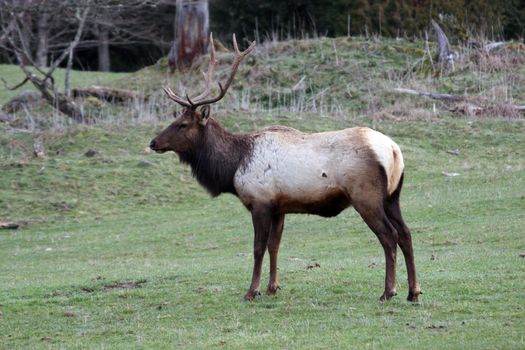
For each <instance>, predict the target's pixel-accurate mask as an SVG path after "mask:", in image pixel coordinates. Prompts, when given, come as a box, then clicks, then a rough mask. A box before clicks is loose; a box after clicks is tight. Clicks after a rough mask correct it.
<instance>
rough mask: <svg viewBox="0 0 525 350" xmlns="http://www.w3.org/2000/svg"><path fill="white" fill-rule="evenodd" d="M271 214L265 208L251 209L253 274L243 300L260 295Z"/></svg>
mask: <svg viewBox="0 0 525 350" xmlns="http://www.w3.org/2000/svg"><path fill="white" fill-rule="evenodd" d="M271 222H272V220H271V214H270V211H269V210H268V209H266V208H265V207H255V206H254V208H252V223H253V231H254V241H253V259H254V261H253V273H252V283H251V285H250V288H249V289H248V292H247V293H246V295H245V296H244V300H253V299H255V297H256V296H257V295H259V294H260V292H259V288H260V284H261V269H262V263H263V258H264V253H265V252H266V246H267V244H268V235H269V233H270V228H271Z"/></svg>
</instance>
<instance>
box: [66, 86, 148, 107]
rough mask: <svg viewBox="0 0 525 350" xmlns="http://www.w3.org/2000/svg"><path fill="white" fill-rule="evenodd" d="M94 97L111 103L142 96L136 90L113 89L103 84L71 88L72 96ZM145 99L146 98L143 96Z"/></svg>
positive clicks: (123, 101)
mask: <svg viewBox="0 0 525 350" xmlns="http://www.w3.org/2000/svg"><path fill="white" fill-rule="evenodd" d="M90 96H92V97H96V98H98V99H101V100H104V101H108V102H111V103H126V102H129V101H133V100H135V99H139V98H144V97H141V96H140V95H139V94H138V93H137V92H135V91H131V90H125V89H115V88H109V87H104V86H96V85H93V86H90V87H87V88H76V89H73V97H75V98H78V97H90ZM144 99H146V98H144Z"/></svg>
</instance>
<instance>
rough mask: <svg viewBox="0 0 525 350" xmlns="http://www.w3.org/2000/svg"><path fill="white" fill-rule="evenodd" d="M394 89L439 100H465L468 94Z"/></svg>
mask: <svg viewBox="0 0 525 350" xmlns="http://www.w3.org/2000/svg"><path fill="white" fill-rule="evenodd" d="M394 91H396V92H399V93H404V94H409V95H415V96H421V97H427V98H431V99H433V100H440V101H453V102H458V101H465V100H467V99H468V96H460V95H450V94H439V93H435V92H426V91H417V90H412V89H405V88H395V89H394Z"/></svg>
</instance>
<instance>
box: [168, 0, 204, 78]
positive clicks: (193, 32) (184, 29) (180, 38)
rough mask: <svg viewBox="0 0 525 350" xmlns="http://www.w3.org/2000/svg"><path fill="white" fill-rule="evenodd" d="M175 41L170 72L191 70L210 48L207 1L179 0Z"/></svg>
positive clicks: (171, 53)
mask: <svg viewBox="0 0 525 350" xmlns="http://www.w3.org/2000/svg"><path fill="white" fill-rule="evenodd" d="M176 11H177V12H176V13H175V40H174V41H173V45H172V47H171V50H170V53H169V55H168V65H169V67H170V70H171V71H172V72H173V71H174V70H184V69H188V68H190V67H191V66H192V65H193V63H194V62H195V60H196V59H197V58H199V57H200V56H201V55H202V54H204V53H206V51H207V48H208V27H209V11H208V1H207V0H198V1H191V0H177V10H176Z"/></svg>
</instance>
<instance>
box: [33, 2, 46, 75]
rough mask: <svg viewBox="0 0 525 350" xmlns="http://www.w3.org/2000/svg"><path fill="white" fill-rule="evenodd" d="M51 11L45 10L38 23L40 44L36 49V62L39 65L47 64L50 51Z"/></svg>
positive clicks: (44, 65)
mask: <svg viewBox="0 0 525 350" xmlns="http://www.w3.org/2000/svg"><path fill="white" fill-rule="evenodd" d="M48 23H49V13H48V12H46V11H44V12H42V14H41V15H40V18H39V19H38V23H37V35H38V44H37V49H36V57H35V63H36V65H37V66H38V67H46V66H47V54H48V52H49V28H48Z"/></svg>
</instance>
